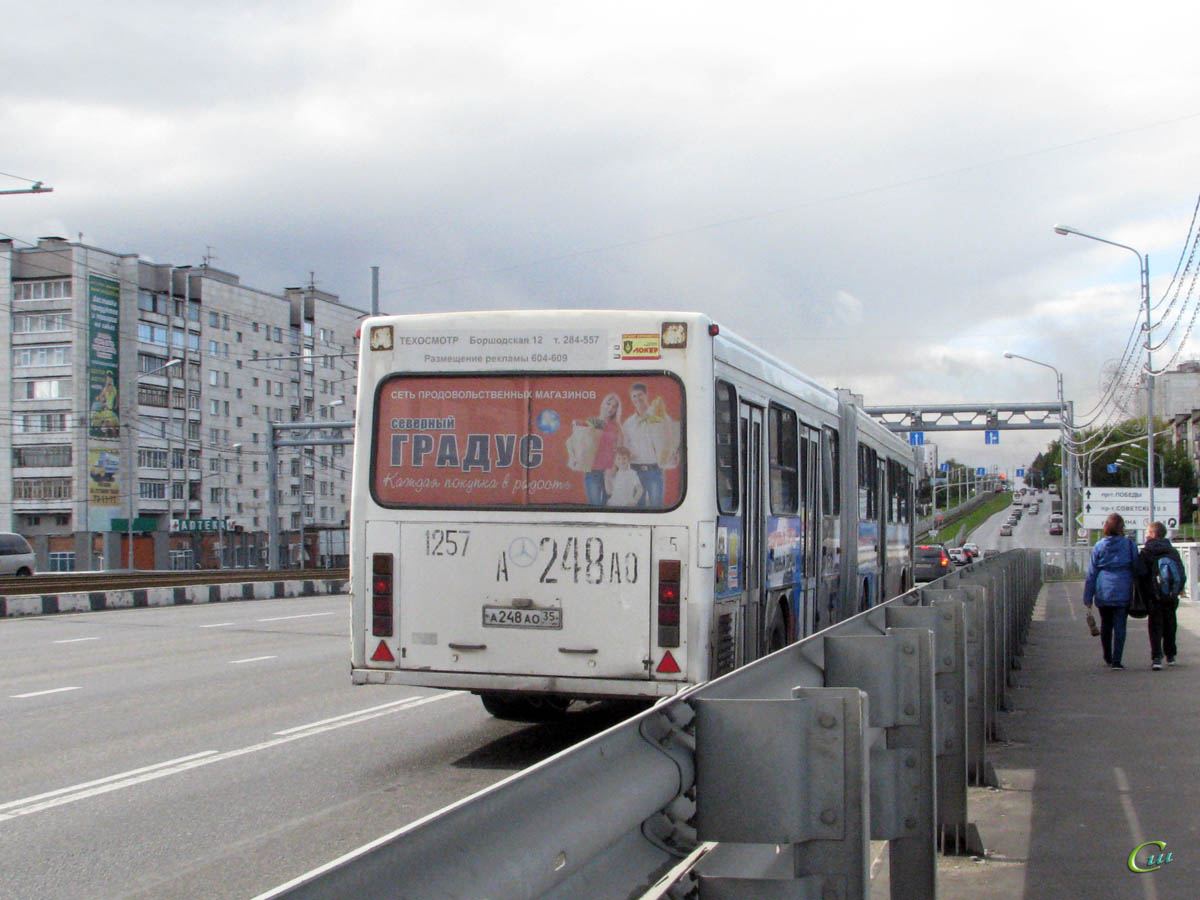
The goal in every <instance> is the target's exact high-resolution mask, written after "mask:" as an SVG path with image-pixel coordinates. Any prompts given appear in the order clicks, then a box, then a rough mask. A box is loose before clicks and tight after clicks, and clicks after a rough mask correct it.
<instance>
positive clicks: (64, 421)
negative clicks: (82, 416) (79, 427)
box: [13, 413, 71, 434]
mask: <svg viewBox="0 0 1200 900" xmlns="http://www.w3.org/2000/svg"><path fill="white" fill-rule="evenodd" d="M70 424H71V423H70V416H69V415H68V414H67V413H24V414H17V415H15V416H13V432H14V433H15V434H39V433H42V432H47V431H66V430H67V429H68V428H69V427H70Z"/></svg>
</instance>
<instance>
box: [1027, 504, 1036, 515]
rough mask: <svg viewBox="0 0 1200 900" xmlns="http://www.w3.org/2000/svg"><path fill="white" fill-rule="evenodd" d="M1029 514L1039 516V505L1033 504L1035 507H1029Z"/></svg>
mask: <svg viewBox="0 0 1200 900" xmlns="http://www.w3.org/2000/svg"><path fill="white" fill-rule="evenodd" d="M1029 514H1030V515H1031V516H1036V515H1037V514H1038V504H1037V503H1035V504H1033V506H1031V507H1029Z"/></svg>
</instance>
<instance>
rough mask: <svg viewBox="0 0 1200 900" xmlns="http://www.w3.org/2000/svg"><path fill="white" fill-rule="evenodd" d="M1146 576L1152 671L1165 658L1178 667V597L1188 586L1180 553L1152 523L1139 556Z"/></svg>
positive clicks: (1164, 531)
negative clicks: (1176, 642)
mask: <svg viewBox="0 0 1200 900" xmlns="http://www.w3.org/2000/svg"><path fill="white" fill-rule="evenodd" d="M1138 556H1139V559H1140V561H1141V564H1142V567H1144V570H1145V574H1144V575H1143V576H1142V586H1143V590H1144V591H1145V593H1146V596H1147V597H1149V598H1150V614H1149V616H1148V617H1147V619H1148V622H1149V630H1150V668H1151V669H1155V670H1158V669H1161V668H1162V667H1163V657H1164V656H1165V657H1166V660H1167V665H1168V666H1173V665H1175V654H1176V652H1177V648H1176V646H1175V632H1176V630H1177V621H1176V612H1177V611H1178V609H1179V595H1180V594H1182V593H1183V589H1184V587H1185V586H1186V584H1187V578H1186V577H1185V575H1184V573H1183V560H1182V559H1180V557H1179V551H1178V550H1176V549H1175V547H1174V546H1172V544H1171V542H1170V541H1169V540H1167V528H1166V526H1165V525H1163V523H1162V522H1151V523H1150V527H1149V528H1147V529H1146V544H1145V546H1143V547H1142V551H1141V553H1140V554H1138Z"/></svg>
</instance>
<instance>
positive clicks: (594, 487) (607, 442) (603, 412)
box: [575, 394, 621, 506]
mask: <svg viewBox="0 0 1200 900" xmlns="http://www.w3.org/2000/svg"><path fill="white" fill-rule="evenodd" d="M575 427H576V429H579V428H581V427H583V428H586V429H587V431H588V436H589V438H591V439H592V440H590V441H589V442H588V443H590V444H593V445H594V447H595V453H594V455H593V456H592V461H591V463H590V465H589V467H588V472H587V474H586V475H585V476H584V479H583V486H584V490H585V491H586V492H587V502H588V503H590V504H591V505H592V506H604V505H605V504H606V503H607V502H608V496H609V492H608V489H607V487H606V485H605V476H606V475H609V474H611V470H612V468H613V466H615V465H616V453H617V447H618V446H620V444H621V398H620V397H618V396H617V395H616V394H608V395H606V396H605V398H604V399H603V400H601V401H600V413H599V415H596V416H593V417H591V418H589V419H586V420H585V421H583V422H579V421H577V422H575Z"/></svg>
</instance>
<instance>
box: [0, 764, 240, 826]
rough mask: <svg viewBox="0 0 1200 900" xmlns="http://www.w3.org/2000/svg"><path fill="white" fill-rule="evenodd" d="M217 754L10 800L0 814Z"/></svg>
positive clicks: (133, 770)
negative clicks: (25, 805) (15, 807)
mask: <svg viewBox="0 0 1200 900" xmlns="http://www.w3.org/2000/svg"><path fill="white" fill-rule="evenodd" d="M216 752H217V751H216V750H204V751H202V752H200V753H192V754H190V755H188V756H181V757H179V758H178V759H168V760H167V761H166V762H160V763H154V764H153V765H149V766H142V767H141V768H140V769H130V770H129V771H128V772H118V773H117V774H116V775H106V776H104V777H103V778H97V779H95V780H93V781H85V782H83V784H74V785H71V786H70V787H64V788H58V789H57V790H53V791H46V792H45V793H44V794H34V795H33V796H32V797H23V798H22V799H20V800H9V801H8V802H7V803H0V812H3V811H4V810H8V809H12V808H13V807H14V806H21V805H23V804H28V803H39V802H41V801H42V800H49V799H50V798H51V797H61V796H62V795H63V794H69V793H71V792H72V791H83V790H87V789H88V788H92V787H96V786H97V785H100V784H111V783H112V782H114V781H120V780H121V779H122V778H130V777H132V776H135V775H141V774H143V773H145V772H153V771H154V770H155V769H165V768H167V767H169V766H175V765H178V764H180V763H185V762H190V761H191V760H193V759H199V758H200V757H202V756H211V755H212V754H214V753H216Z"/></svg>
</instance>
